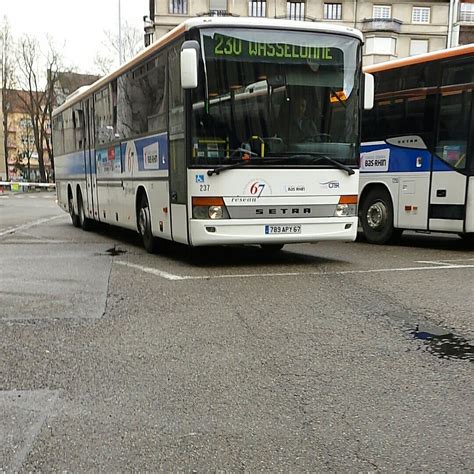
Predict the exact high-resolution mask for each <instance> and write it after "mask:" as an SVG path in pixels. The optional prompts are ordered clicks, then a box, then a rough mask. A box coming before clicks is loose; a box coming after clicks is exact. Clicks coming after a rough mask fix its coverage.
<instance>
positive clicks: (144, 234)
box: [137, 193, 157, 253]
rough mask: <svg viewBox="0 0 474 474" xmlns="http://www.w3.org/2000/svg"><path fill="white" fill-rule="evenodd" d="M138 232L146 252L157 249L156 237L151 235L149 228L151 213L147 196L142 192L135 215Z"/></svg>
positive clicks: (152, 251)
mask: <svg viewBox="0 0 474 474" xmlns="http://www.w3.org/2000/svg"><path fill="white" fill-rule="evenodd" d="M137 224H138V232H139V234H140V235H141V238H142V242H143V247H145V250H146V251H147V252H148V253H155V252H156V251H157V239H156V237H154V236H153V231H152V228H151V213H150V206H149V204H148V198H147V197H146V194H145V193H143V194H142V196H141V198H140V207H139V209H138V215H137Z"/></svg>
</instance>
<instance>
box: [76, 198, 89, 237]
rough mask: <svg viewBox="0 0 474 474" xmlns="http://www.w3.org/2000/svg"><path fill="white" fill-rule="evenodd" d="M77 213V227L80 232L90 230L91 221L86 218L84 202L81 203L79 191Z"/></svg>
mask: <svg viewBox="0 0 474 474" xmlns="http://www.w3.org/2000/svg"><path fill="white" fill-rule="evenodd" d="M77 211H78V214H79V226H80V227H82V230H85V231H88V230H91V229H92V220H91V219H89V218H87V217H86V211H85V210H84V202H83V201H82V194H81V192H80V191H79V192H78V193H77Z"/></svg>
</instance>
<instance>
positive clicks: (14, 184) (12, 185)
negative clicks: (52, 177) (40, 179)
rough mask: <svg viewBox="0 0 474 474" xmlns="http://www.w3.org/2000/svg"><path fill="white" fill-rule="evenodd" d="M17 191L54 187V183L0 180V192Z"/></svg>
mask: <svg viewBox="0 0 474 474" xmlns="http://www.w3.org/2000/svg"><path fill="white" fill-rule="evenodd" d="M8 188H9V189H10V191H13V192H15V191H16V192H18V191H20V189H21V190H22V191H27V190H28V189H36V188H44V189H47V190H48V189H56V183H28V182H26V181H0V193H1V192H2V191H5V190H8Z"/></svg>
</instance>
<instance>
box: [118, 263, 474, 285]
mask: <svg viewBox="0 0 474 474" xmlns="http://www.w3.org/2000/svg"><path fill="white" fill-rule="evenodd" d="M114 263H118V264H119V265H123V266H126V267H130V268H135V269H137V270H140V271H142V272H145V273H151V274H152V275H156V276H159V277H161V278H164V279H166V280H173V281H183V280H215V279H223V278H262V277H288V276H308V275H312V276H322V275H349V274H351V273H354V274H355V273H390V272H414V271H429V270H453V269H456V270H457V269H461V268H474V265H442V266H441V265H440V266H437V267H434V266H429V267H402V268H375V269H372V270H343V271H336V272H284V273H239V274H229V275H202V276H193V275H175V274H174V273H169V272H164V271H162V270H158V269H157V268H153V267H145V266H142V265H136V264H134V263H128V262H124V261H119V260H117V261H115V262H114Z"/></svg>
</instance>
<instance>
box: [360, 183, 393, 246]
mask: <svg viewBox="0 0 474 474" xmlns="http://www.w3.org/2000/svg"><path fill="white" fill-rule="evenodd" d="M359 219H360V221H361V224H362V228H363V230H364V235H365V238H366V239H367V242H369V243H371V244H386V243H388V242H390V241H391V240H392V239H394V238H395V237H396V236H399V235H400V234H401V231H399V230H398V229H397V230H395V228H394V227H393V205H392V199H391V198H390V194H389V193H388V191H386V190H385V189H372V190H370V191H369V192H368V193H367V196H366V197H365V198H364V200H363V201H362V203H361V207H360V211H359Z"/></svg>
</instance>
